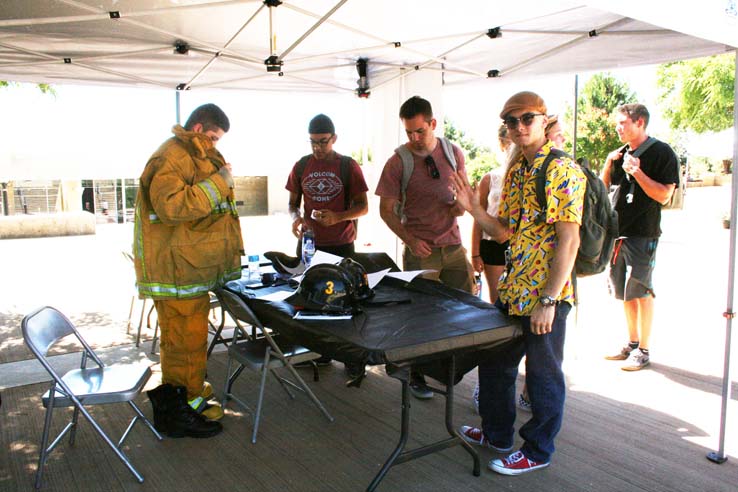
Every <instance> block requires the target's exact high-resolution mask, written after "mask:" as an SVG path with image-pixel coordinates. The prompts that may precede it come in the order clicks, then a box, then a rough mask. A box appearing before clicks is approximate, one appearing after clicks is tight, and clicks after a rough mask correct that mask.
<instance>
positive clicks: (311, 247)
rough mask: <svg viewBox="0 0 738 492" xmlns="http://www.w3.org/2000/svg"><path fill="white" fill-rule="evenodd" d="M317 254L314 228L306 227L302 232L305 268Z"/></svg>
mask: <svg viewBox="0 0 738 492" xmlns="http://www.w3.org/2000/svg"><path fill="white" fill-rule="evenodd" d="M314 255H315V233H314V232H313V230H312V229H305V231H303V233H302V262H303V263H304V264H305V268H308V267H309V266H310V262H311V261H312V259H313V256H314Z"/></svg>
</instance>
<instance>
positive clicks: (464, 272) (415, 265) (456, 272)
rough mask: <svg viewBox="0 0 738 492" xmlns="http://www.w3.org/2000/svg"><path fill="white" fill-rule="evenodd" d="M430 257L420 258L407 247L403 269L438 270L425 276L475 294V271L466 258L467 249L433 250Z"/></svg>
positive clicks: (445, 248) (444, 247) (443, 247)
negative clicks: (473, 287)
mask: <svg viewBox="0 0 738 492" xmlns="http://www.w3.org/2000/svg"><path fill="white" fill-rule="evenodd" d="M431 249H432V250H433V251H432V253H431V255H430V256H428V257H426V258H420V257H418V256H415V255H414V254H413V252H412V251H411V250H410V248H408V247H407V246H405V250H404V251H403V252H402V269H403V270H405V271H410V270H436V271H435V272H432V273H429V274H427V275H424V277H425V278H429V279H431V280H440V281H441V282H443V283H444V284H446V285H448V286H449V287H453V288H455V289H460V290H464V291H466V292H469V293H470V294H471V293H473V290H472V286H473V285H474V271H473V270H472V266H471V264H470V263H469V260H467V258H466V249H464V247H463V246H462V245H460V244H457V245H454V246H441V247H438V248H431Z"/></svg>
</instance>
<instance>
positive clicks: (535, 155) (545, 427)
mask: <svg viewBox="0 0 738 492" xmlns="http://www.w3.org/2000/svg"><path fill="white" fill-rule="evenodd" d="M546 114H547V112H546V104H545V103H544V101H543V99H541V97H540V96H538V95H537V94H535V93H532V92H520V93H518V94H515V95H514V96H512V97H511V98H510V99H508V101H507V102H506V103H505V106H504V108H503V110H502V112H501V113H500V117H501V118H502V119H503V121H504V122H505V125H506V126H507V128H508V134H509V136H510V138H511V139H512V141H513V143H515V144H516V145H517V146H518V148H519V149H520V151H521V153H520V158H519V159H518V160H517V161H515V162H514V163H513V164H512V167H511V169H510V171H509V172H508V174H507V177H506V178H505V184H504V185H503V189H502V196H501V199H500V209H499V213H498V216H497V217H492V216H490V215H489V214H487V212H486V210H484V209H483V208H482V206H481V205H480V203H479V192H478V191H476V190H472V188H471V187H470V186H469V182H468V181H467V180H466V177H465V176H464V175H463V174H457V175H456V176H454V177H453V178H452V181H451V187H452V188H453V189H454V190H455V191H456V199H457V201H458V202H459V204H461V206H462V207H464V208H465V209H466V210H468V211H469V212H471V214H472V215H473V216H474V219H475V220H476V221H477V222H478V223H479V224H480V225H481V226H482V229H484V231H485V232H487V233H488V234H489V235H490V236H491V237H492V239H493V240H495V241H498V242H504V241H506V240H509V241H510V255H509V257H510V260H509V262H508V265H507V271H506V273H505V274H503V278H502V279H501V281H500V284H499V287H498V289H499V293H500V296H499V300H498V306H499V307H501V308H503V309H507V310H508V312H509V314H510V315H512V316H515V317H517V318H519V320H520V324H521V327H522V329H523V343H521V344H518V345H517V346H515V347H514V348H512V349H510V350H508V351H507V352H505V353H503V354H501V355H500V356H499V357H496V358H495V359H494V360H489V361H485V362H484V363H481V364H480V365H479V414H480V415H481V417H482V425H481V428H476V427H469V426H463V427H462V428H461V432H462V435H463V437H464V438H465V439H466V440H467V441H469V442H472V443H475V444H479V445H482V446H484V447H488V448H490V449H492V450H493V451H496V452H498V453H508V452H510V451H512V449H513V444H514V432H515V429H514V423H515V379H516V377H517V374H518V364H519V363H520V360H521V359H522V357H523V355H527V356H526V363H525V366H526V381H527V383H528V394H529V396H530V401H531V405H532V408H531V409H532V414H533V416H532V417H531V419H530V420H529V421H528V422H527V423H526V424H524V425H523V426H522V427H521V428H520V436H521V437H522V438H523V441H524V442H523V445H522V446H521V447H520V450H519V451H516V452H514V453H512V454H510V455H509V456H507V457H506V458H503V459H495V460H492V461H491V462H490V463H489V467H490V468H491V469H492V470H493V471H495V472H497V473H501V474H503V475H519V474H522V473H526V472H529V471H533V470H537V469H539V468H544V467H546V466H548V465H549V463H550V461H551V456H552V454H553V452H554V438H555V437H556V434H557V433H558V432H559V429H560V428H561V422H562V418H563V413H564V397H565V391H566V382H565V380H564V373H563V371H562V369H561V364H562V362H563V358H564V338H565V334H566V317H567V315H568V314H569V310H570V309H571V306H572V304H573V303H574V289H573V287H572V284H571V271H572V268H573V266H574V260H575V258H576V254H577V250H578V248H579V226H580V225H581V221H582V209H583V206H584V191H585V186H586V180H585V177H584V174H583V173H582V170H581V169H580V168H579V166H578V165H577V164H576V163H574V162H573V161H571V160H570V159H567V158H564V159H554V160H553V161H551V164H550V165H549V167H548V171H547V173H546V210H542V209H541V208H540V206H539V204H538V200H537V198H536V190H535V182H536V175H537V174H538V172H539V171H540V169H541V166H542V164H543V161H544V159H545V158H546V156H547V155H548V153H549V152H550V150H551V147H552V144H551V142H550V141H548V140H547V139H546V136H545V129H546V124H547V122H548V118H547V116H546ZM541 214H544V215H545V220H537V219H538V218H539V216H541Z"/></svg>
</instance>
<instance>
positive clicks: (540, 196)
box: [536, 148, 574, 224]
mask: <svg viewBox="0 0 738 492" xmlns="http://www.w3.org/2000/svg"><path fill="white" fill-rule="evenodd" d="M562 157H568V158H569V159H572V160H573V159H574V158H573V157H572V156H570V155H569V154H567V153H566V152H564V151H563V150H559V149H553V148H552V149H551V151H550V152H549V153H548V155H547V156H546V158H545V159H544V160H543V164H542V165H541V169H540V170H539V171H538V174H537V175H536V201H537V202H538V206H539V207H541V210H542V211H543V212H542V213H541V214H540V215H539V216H538V217H536V223H538V224H540V223H542V222H544V221H545V220H546V217H547V215H548V206H546V172H547V171H548V165H549V164H550V163H551V161H552V160H554V159H561V158H562Z"/></svg>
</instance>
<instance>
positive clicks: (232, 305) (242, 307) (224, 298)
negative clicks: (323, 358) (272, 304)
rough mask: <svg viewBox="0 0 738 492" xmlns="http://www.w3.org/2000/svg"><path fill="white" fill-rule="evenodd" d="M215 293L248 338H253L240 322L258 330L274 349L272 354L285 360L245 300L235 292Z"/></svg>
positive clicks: (220, 290) (222, 290) (219, 290)
mask: <svg viewBox="0 0 738 492" xmlns="http://www.w3.org/2000/svg"><path fill="white" fill-rule="evenodd" d="M214 292H215V295H216V296H217V297H218V299H219V300H220V305H221V306H222V307H223V309H225V310H226V312H227V313H228V314H229V315H230V316H231V318H233V321H235V322H236V326H237V327H238V329H239V330H240V331H241V332H242V333H243V334H244V335H246V336H247V337H248V338H251V337H249V335H248V333H247V332H246V330H245V329H244V328H243V327H242V326H241V324H240V321H243V322H245V323H248V324H250V325H252V326H255V327H256V328H258V329H259V331H260V332H261V334H262V335H263V336H264V338H266V341H267V343H268V344H269V346H270V347H271V348H272V353H274V354H275V355H277V356H278V357H279V358H281V359H284V358H285V355H284V352H283V351H282V349H281V348H280V346H279V345H278V344H277V342H275V341H274V338H273V337H272V336H271V335H270V334H269V330H268V329H267V328H264V325H262V324H261V321H259V318H258V317H257V316H256V314H255V313H254V312H253V311H252V310H251V308H250V307H249V306H248V305H247V304H246V302H245V301H244V300H243V299H241V298H240V297H239V296H238V295H237V294H234V293H233V292H231V291H228V290H226V289H218V290H216V291H214Z"/></svg>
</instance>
